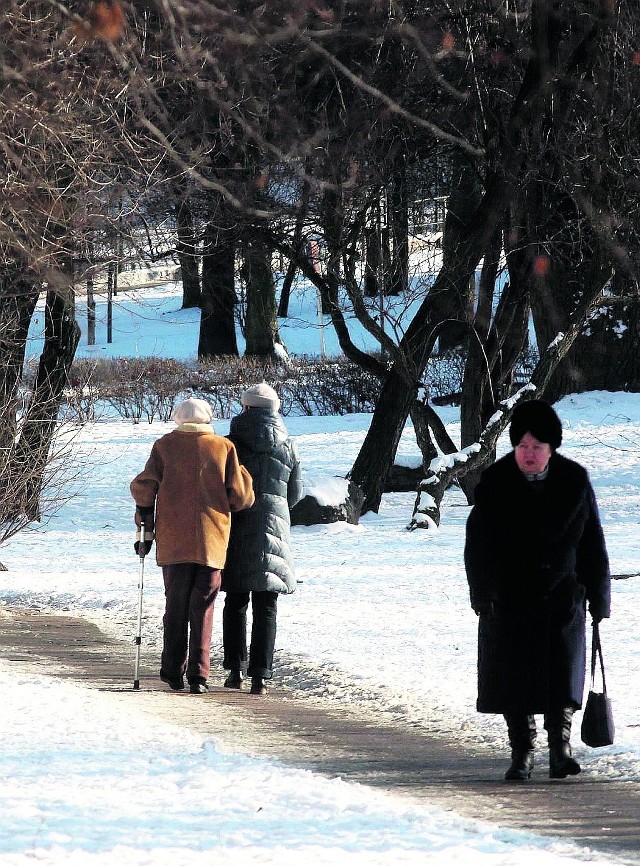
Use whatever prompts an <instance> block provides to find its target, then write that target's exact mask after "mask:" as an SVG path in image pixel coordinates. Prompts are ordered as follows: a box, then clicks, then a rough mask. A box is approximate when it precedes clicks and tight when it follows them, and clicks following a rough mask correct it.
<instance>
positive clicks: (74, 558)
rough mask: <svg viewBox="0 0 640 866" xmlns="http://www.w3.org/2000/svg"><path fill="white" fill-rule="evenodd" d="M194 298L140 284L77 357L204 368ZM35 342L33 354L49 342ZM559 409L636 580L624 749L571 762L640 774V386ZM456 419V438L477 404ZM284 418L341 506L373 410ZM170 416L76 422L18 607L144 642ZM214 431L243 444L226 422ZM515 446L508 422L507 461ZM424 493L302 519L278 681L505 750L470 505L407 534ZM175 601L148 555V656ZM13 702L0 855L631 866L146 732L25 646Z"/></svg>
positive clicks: (4, 671)
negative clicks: (75, 470)
mask: <svg viewBox="0 0 640 866" xmlns="http://www.w3.org/2000/svg"><path fill="white" fill-rule="evenodd" d="M175 291H176V288H175V286H174V285H168V286H166V287H161V288H160V289H157V290H155V289H153V290H148V291H147V292H146V293H143V292H142V291H140V292H136V291H131V292H125V293H122V295H119V300H118V306H117V308H116V311H115V315H114V340H115V341H116V342H115V343H114V344H113V346H112V347H107V348H105V347H102V348H100V347H99V348H98V349H94V348H91V347H87V346H85V345H84V340H83V344H82V345H81V348H80V351H79V354H80V355H81V356H82V355H84V356H85V357H86V356H89V355H92V354H93V355H95V354H98V353H102V354H109V355H110V356H112V357H117V356H118V355H121V356H124V355H127V354H129V353H132V354H135V353H137V352H139V353H140V354H146V353H147V352H151V351H162V353H164V354H166V355H170V356H172V357H189V355H192V354H193V353H194V351H195V346H196V345H197V315H196V314H195V313H194V311H178V312H175V311H176V309H177V307H178V306H179V299H177V298H176V297H175ZM154 299H155V300H154ZM141 301H143V304H142V305H141V303H140V302H141ZM154 304H155V306H154ZM171 310H173V311H174V312H171ZM136 323H137V324H140V327H137V324H136ZM141 323H144V326H142V324H141ZM170 323H171V327H169V324H170ZM301 330H303V329H301ZM306 334H307V340H308V343H307V352H306V353H307V354H314V353H316V350H315V348H314V347H317V345H318V339H319V333H318V330H317V329H312V328H309V329H308V330H307V331H306ZM298 339H299V340H302V339H303V338H302V337H298ZM33 340H34V342H33V347H34V350H35V348H36V347H37V342H38V337H37V334H34V337H33ZM556 408H557V410H558V412H559V414H560V417H561V419H562V421H563V426H564V431H565V434H564V436H565V441H564V444H563V447H562V452H563V453H564V454H566V455H567V456H568V457H571V458H574V459H577V460H579V461H580V462H581V463H583V464H584V465H585V466H586V467H587V468H588V470H589V472H590V476H591V479H592V481H593V483H594V486H595V489H596V494H597V497H598V501H599V505H600V509H601V513H602V519H603V524H604V527H605V533H606V537H607V542H608V546H609V552H610V557H611V563H612V571H613V573H614V574H616V575H624V579H623V578H621V579H617V580H615V581H614V585H613V615H612V618H611V619H610V620H606V621H605V622H604V623H603V624H602V627H601V634H602V642H603V650H604V657H605V663H606V664H607V686H608V691H609V693H610V696H611V697H612V699H613V708H614V714H615V720H616V730H617V740H616V743H615V745H613V746H610V747H607V748H604V749H598V750H591V749H588V748H586V747H585V746H583V745H582V744H581V743H580V740H579V734H578V731H579V724H580V717H581V716H580V714H577V715H576V721H575V723H574V735H573V745H574V754H575V755H576V757H577V758H578V760H579V761H580V762H581V763H582V764H583V773H584V775H585V777H587V778H588V779H599V780H628V781H633V782H638V781H640V724H639V712H638V711H639V707H638V701H639V699H638V689H637V672H638V669H639V664H640V643H639V642H638V640H637V635H638V634H639V633H640V576H639V574H638V572H639V571H640V568H639V563H640V533H638V522H639V521H640V471H639V468H638V467H639V457H640V433H639V432H638V431H639V430H640V423H639V422H640V395H635V394H623V393H619V394H611V393H605V392H596V393H591V394H582V395H571V396H569V397H566V398H564V399H563V400H562V401H561V402H560V403H559V404H558V405H557V406H556ZM438 411H439V412H440V413H441V415H442V417H443V419H444V421H445V423H446V424H447V427H448V430H449V432H450V434H451V435H452V437H453V438H454V441H455V440H458V439H459V437H458V430H459V416H458V411H459V410H457V409H455V408H446V409H439V410H438ZM285 421H286V423H287V426H288V428H289V430H290V433H291V434H292V435H293V436H295V438H296V441H297V445H298V448H299V451H300V455H301V460H302V464H303V471H304V478H305V486H306V491H307V492H308V491H310V490H315V491H321V492H322V491H324V495H325V497H326V498H327V500H328V501H332V500H333V498H334V497H336V496H337V495H338V491H339V490H341V489H342V490H343V489H344V482H343V481H342V480H340V476H344V474H345V473H346V472H347V470H348V469H349V468H350V467H351V465H352V463H353V460H354V458H355V456H356V455H357V453H358V449H359V447H360V444H361V443H362V441H363V439H364V436H365V434H366V431H367V428H368V424H369V421H370V416H368V415H347V416H343V417H329V418H315V417H299V418H298V417H288V418H286V419H285ZM171 427H172V425H171V424H163V423H161V422H156V423H153V424H150V425H149V424H143V425H133V424H132V423H130V422H124V421H120V420H113V419H111V420H110V419H109V418H108V417H107V416H106V415H105V416H103V417H102V418H101V419H100V420H98V421H96V422H94V423H91V424H87V425H85V426H84V427H82V428H80V429H79V430H77V431H76V434H75V437H74V439H73V443H72V448H73V450H74V453H75V457H76V463H77V465H78V466H81V469H80V474H79V475H77V476H76V478H75V480H73V481H72V482H70V483H71V484H72V488H71V489H70V493H72V494H73V495H71V496H69V497H66V498H65V501H64V502H63V503H62V505H61V507H60V510H59V511H58V512H57V513H56V514H55V515H53V516H52V517H51V518H50V519H49V521H48V522H47V523H45V524H42V525H38V526H35V527H34V528H32V529H30V530H27V531H25V532H23V533H21V534H20V535H18V536H16V537H15V538H13V539H12V540H11V541H10V542H8V543H7V544H6V545H5V546H4V547H3V550H2V551H1V553H0V559H2V561H3V562H4V564H5V565H6V566H7V568H8V569H9V570H8V571H7V572H5V573H3V581H2V586H1V589H0V616H1V615H2V607H3V606H24V607H29V608H38V609H40V610H43V611H50V612H53V613H60V612H63V611H64V612H65V613H69V614H71V615H74V616H80V617H85V618H87V619H89V620H91V621H93V622H95V623H97V624H98V625H99V626H100V627H101V628H103V629H104V630H105V631H107V632H108V633H109V634H113V635H115V636H117V637H120V638H122V639H125V640H127V641H130V642H132V638H133V635H134V633H135V629H136V624H137V597H138V590H137V577H138V560H137V559H136V557H135V556H134V554H133V550H132V545H133V535H134V531H133V522H132V517H133V505H132V501H131V499H130V496H129V492H128V484H129V481H130V479H131V478H132V477H133V475H134V474H135V473H136V472H138V471H139V470H140V469H141V467H142V466H143V464H144V461H145V460H146V458H147V456H148V453H149V451H150V448H151V444H152V443H153V441H154V440H155V439H156V438H157V437H158V436H160V435H162V434H163V433H164V432H166V431H167V430H168V429H171ZM215 427H216V429H217V431H218V432H219V433H222V434H224V433H226V432H227V431H228V421H216V422H215ZM508 448H509V444H508V439H507V437H506V435H503V436H502V437H501V439H500V443H499V451H500V452H501V453H504V452H505V451H506V450H508ZM418 458H419V454H418V451H417V447H416V444H415V439H414V437H413V435H412V431H411V429H410V427H407V429H406V430H405V432H404V434H403V437H402V439H401V442H400V446H399V452H398V459H399V461H402V462H405V463H407V464H414V465H415V464H416V462H417V460H418ZM414 500H415V494H414V493H407V494H399V493H398V494H387V495H385V496H384V498H383V502H382V506H381V509H380V513H379V514H378V515H375V514H369V515H366V516H365V517H364V518H363V519H362V521H361V523H360V524H359V525H358V526H351V525H348V524H346V523H337V524H329V525H322V526H312V527H294V529H293V532H292V535H293V547H294V555H295V556H296V559H297V577H298V580H299V586H298V588H297V591H296V593H295V594H294V595H292V596H290V597H287V598H283V599H282V600H281V603H280V605H279V616H278V639H277V646H276V665H275V667H276V672H275V676H276V678H277V679H278V680H279V681H280V682H281V683H283V684H286V685H288V686H290V687H292V688H299V689H303V690H304V691H305V693H306V694H307V695H308V696H309V697H310V698H311V699H313V700H317V701H319V702H329V703H331V704H333V703H334V702H339V705H340V707H341V711H342V712H346V711H348V707H349V706H352V707H354V709H358V710H364V711H368V710H375V712H376V714H377V715H378V717H379V718H380V719H381V721H396V722H398V723H400V724H403V725H412V726H415V727H419V728H422V729H424V730H425V731H428V732H430V733H432V734H433V735H434V736H447V737H452V738H455V739H456V740H457V741H458V742H459V743H460V747H461V748H462V749H464V748H465V745H468V746H470V747H471V746H473V747H474V748H475V747H478V746H483V747H486V748H487V749H491V750H492V751H494V752H495V753H496V754H498V755H501V754H504V755H505V759H506V757H507V747H506V741H505V731H504V723H503V721H502V719H501V718H499V717H495V716H491V715H479V714H477V713H476V712H475V708H474V707H475V674H476V629H477V619H476V617H475V615H474V614H473V612H472V611H471V610H470V608H469V603H468V592H467V584H466V579H465V575H464V568H463V562H462V545H463V537H464V525H465V521H466V517H467V515H468V512H469V508H468V506H467V505H466V502H465V500H464V499H463V497H462V495H461V494H460V493H459V492H456V491H450V492H449V493H448V494H447V496H446V497H445V501H444V503H443V510H442V523H441V526H440V527H439V528H438V529H435V528H431V529H428V530H426V529H425V530H422V529H418V530H416V531H414V532H411V533H410V532H407V531H406V526H407V523H408V522H409V519H410V517H411V511H412V507H413V503H414ZM162 609H163V591H162V585H161V578H160V571H159V569H158V568H157V567H156V566H155V564H153V562H152V561H151V560H149V561H148V565H147V573H146V577H145V595H144V616H143V645H142V653H143V656H144V657H145V658H146V659H147V660H149V659H157V658H158V653H159V647H160V642H161V617H162ZM221 609H222V602H221V601H220V602H219V603H218V604H217V606H216V611H215V624H214V648H213V652H212V656H213V667H212V680H214V681H215V682H218V683H221V682H222V678H223V671H222V669H221V667H220V664H221V657H222V654H221V645H220V644H221ZM630 638H631V639H630ZM132 666H133V643H132ZM418 674H419V675H418ZM143 687H144V684H143ZM0 694H1V695H2V701H3V704H4V712H3V714H2V717H1V719H0V738H1V740H2V742H3V743H4V744H5V748H3V749H2V751H1V752H0V776H1V777H2V778H3V779H4V780H5V782H4V784H3V785H1V786H0V813H1V814H2V816H3V818H2V822H1V825H0V866H27V864H31V863H33V862H34V861H35V862H37V863H43V864H47V866H54V864H55V866H58V864H60V866H62V864H63V863H64V864H69V866H76V864H78V866H80V864H82V866H103V864H109V866H111V864H116V863H117V864H118V866H143V864H144V866H146V864H153V866H191V864H196V863H198V864H201V863H202V862H208V861H207V859H206V858H207V855H208V854H209V855H210V856H215V857H216V858H222V859H220V860H218V859H217V860H216V862H228V863H230V864H232V866H236V864H238V866H244V864H249V863H251V864H256V866H261V864H276V863H277V864H281V866H293V864H296V866H298V864H300V863H307V864H312V866H322V864H329V863H331V864H334V863H336V862H338V861H340V862H341V863H342V864H343V866H365V864H366V866H378V864H394V866H395V864H399V866H403V864H408V866H418V864H430V863H433V864H436V863H437V864H461V866H466V864H469V866H470V864H478V863H481V864H486V866H506V864H517V866H528V864H532V866H533V864H535V866H570V864H577V863H583V862H586V861H589V862H590V863H608V862H611V863H613V862H615V860H613V859H612V860H607V858H606V857H603V856H601V857H600V858H598V856H597V855H594V853H593V852H590V851H588V850H587V849H585V848H583V847H580V846H575V845H572V844H570V843H569V842H567V841H559V840H557V839H551V838H544V837H540V836H535V835H533V834H528V833H524V832H515V831H513V830H508V829H505V828H502V827H500V826H499V825H497V824H496V825H489V824H486V823H485V824H482V823H479V822H473V821H469V820H466V819H462V818H460V817H458V816H456V815H455V814H453V813H451V812H446V813H445V812H443V811H441V810H440V809H438V808H435V807H430V806H427V805H424V804H418V803H417V802H414V801H411V800H408V799H407V798H400V797H394V796H392V795H390V794H387V793H382V792H379V791H374V790H372V789H369V788H367V787H364V786H360V785H356V784H351V783H347V782H344V781H343V780H341V779H339V778H331V779H328V778H324V777H321V776H319V775H316V774H313V773H311V772H307V771H302V770H296V769H292V768H289V767H287V766H285V765H284V764H282V763H279V762H276V761H272V762H270V761H265V760H258V759H255V758H249V757H247V756H246V755H244V754H243V752H242V744H241V743H238V746H237V750H235V751H233V752H229V751H228V750H226V751H225V750H223V749H222V747H221V746H220V744H219V743H217V742H216V740H215V738H213V739H212V738H205V737H203V736H202V735H200V734H199V733H197V732H195V731H191V730H186V731H185V730H184V729H183V728H177V727H175V726H173V725H171V724H169V723H166V722H161V721H158V722H156V723H153V722H150V720H149V717H148V716H146V715H145V716H143V715H142V714H138V713H137V712H136V709H135V705H133V706H132V703H131V702H126V703H123V702H122V701H121V700H120V701H119V700H118V699H117V696H116V695H114V694H111V693H109V692H100V691H97V690H90V689H86V688H81V687H80V686H78V685H75V684H74V683H71V682H65V681H61V680H58V679H53V678H50V677H47V676H45V675H43V674H42V673H37V674H36V673H31V672H30V671H29V669H28V668H25V667H24V665H21V664H20V662H18V661H12V660H9V659H7V658H2V659H0ZM425 696H426V697H425ZM9 745H10V747H8V746H9ZM539 772H544V770H543V769H540V771H539ZM7 780H10V781H7ZM203 855H204V857H205V860H204V861H203Z"/></svg>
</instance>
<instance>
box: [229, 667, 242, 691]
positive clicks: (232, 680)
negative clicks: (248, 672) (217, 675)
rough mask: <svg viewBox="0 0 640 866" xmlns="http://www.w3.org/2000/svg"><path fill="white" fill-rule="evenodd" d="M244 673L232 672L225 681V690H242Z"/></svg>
mask: <svg viewBox="0 0 640 866" xmlns="http://www.w3.org/2000/svg"><path fill="white" fill-rule="evenodd" d="M243 679H244V677H243V676H242V671H230V673H229V676H228V677H227V678H226V680H225V681H224V687H225V689H241V688H242V680H243Z"/></svg>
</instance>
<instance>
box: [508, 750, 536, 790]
mask: <svg viewBox="0 0 640 866" xmlns="http://www.w3.org/2000/svg"><path fill="white" fill-rule="evenodd" d="M531 770H533V749H527V750H526V751H524V752H523V751H522V750H520V749H514V750H513V751H512V752H511V766H510V767H509V769H508V770H507V772H506V773H505V774H504V777H505V779H506V781H507V782H526V781H527V779H530V778H531Z"/></svg>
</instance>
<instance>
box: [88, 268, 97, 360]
mask: <svg viewBox="0 0 640 866" xmlns="http://www.w3.org/2000/svg"><path fill="white" fill-rule="evenodd" d="M95 344H96V298H95V295H94V294H93V271H89V274H88V276H87V346H95Z"/></svg>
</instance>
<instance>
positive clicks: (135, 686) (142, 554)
mask: <svg viewBox="0 0 640 866" xmlns="http://www.w3.org/2000/svg"><path fill="white" fill-rule="evenodd" d="M138 535H139V539H140V544H139V547H138V555H139V556H140V575H139V577H138V628H137V631H136V661H135V665H134V669H133V690H134V691H138V689H139V688H140V645H141V643H142V590H143V588H144V557H145V526H144V520H141V521H140V531H139V533H138Z"/></svg>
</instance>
